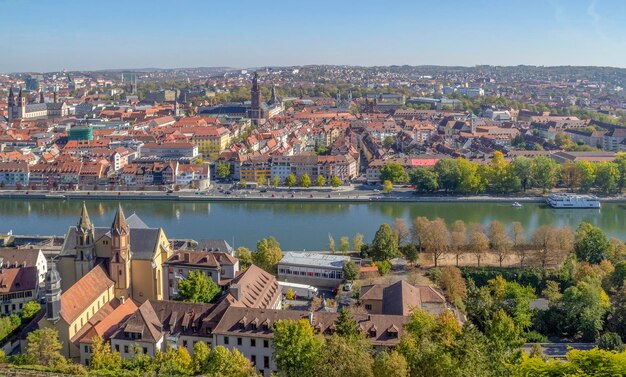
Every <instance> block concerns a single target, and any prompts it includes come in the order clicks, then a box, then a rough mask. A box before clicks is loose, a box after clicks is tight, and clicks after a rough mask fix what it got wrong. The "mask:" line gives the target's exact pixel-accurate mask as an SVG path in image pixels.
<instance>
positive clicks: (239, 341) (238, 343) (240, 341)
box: [237, 338, 243, 346]
mask: <svg viewBox="0 0 626 377" xmlns="http://www.w3.org/2000/svg"><path fill="white" fill-rule="evenodd" d="M242 343H243V342H242V340H241V338H237V345H238V346H240V345H241V344H242Z"/></svg>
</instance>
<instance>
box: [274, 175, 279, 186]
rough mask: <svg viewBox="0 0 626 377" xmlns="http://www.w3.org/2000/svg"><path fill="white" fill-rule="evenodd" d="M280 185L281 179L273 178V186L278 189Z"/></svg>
mask: <svg viewBox="0 0 626 377" xmlns="http://www.w3.org/2000/svg"><path fill="white" fill-rule="evenodd" d="M279 185H280V178H279V177H278V176H274V177H273V178H272V186H273V187H278V186H279Z"/></svg>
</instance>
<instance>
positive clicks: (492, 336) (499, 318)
mask: <svg viewBox="0 0 626 377" xmlns="http://www.w3.org/2000/svg"><path fill="white" fill-rule="evenodd" d="M485 335H486V336H487V338H488V339H489V346H490V349H491V352H492V354H493V355H494V357H496V358H497V360H498V361H499V362H504V361H506V359H507V358H508V357H509V356H510V355H511V354H513V352H515V351H517V350H519V347H520V346H521V345H522V344H524V339H523V338H522V337H521V335H520V330H519V328H518V327H517V326H516V325H515V322H514V321H513V319H512V318H511V317H509V315H508V314H507V313H506V312H505V311H504V310H502V309H500V310H498V311H496V312H495V314H494V315H493V318H492V319H491V320H490V321H489V323H488V324H487V329H486V331H485Z"/></svg>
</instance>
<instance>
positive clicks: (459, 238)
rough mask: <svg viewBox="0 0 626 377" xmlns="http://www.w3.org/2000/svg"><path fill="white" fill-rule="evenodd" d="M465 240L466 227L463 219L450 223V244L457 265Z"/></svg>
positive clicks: (463, 251)
mask: <svg viewBox="0 0 626 377" xmlns="http://www.w3.org/2000/svg"><path fill="white" fill-rule="evenodd" d="M466 240H467V229H466V227H465V222H464V221H463V220H456V221H455V222H454V223H452V232H450V246H451V249H452V252H453V253H454V254H455V256H456V265H457V266H458V265H459V258H460V256H461V255H462V254H464V253H465V243H466Z"/></svg>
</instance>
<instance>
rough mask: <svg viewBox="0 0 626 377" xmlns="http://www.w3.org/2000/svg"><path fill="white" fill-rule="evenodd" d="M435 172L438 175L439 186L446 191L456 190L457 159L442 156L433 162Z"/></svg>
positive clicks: (457, 176)
mask: <svg viewBox="0 0 626 377" xmlns="http://www.w3.org/2000/svg"><path fill="white" fill-rule="evenodd" d="M435 173H437V177H439V187H440V188H442V189H444V190H446V191H456V189H457V186H458V184H459V167H458V164H457V160H453V159H449V158H444V159H441V160H438V161H437V162H436V163H435Z"/></svg>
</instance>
